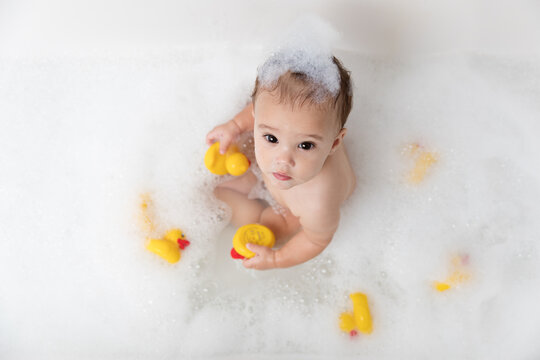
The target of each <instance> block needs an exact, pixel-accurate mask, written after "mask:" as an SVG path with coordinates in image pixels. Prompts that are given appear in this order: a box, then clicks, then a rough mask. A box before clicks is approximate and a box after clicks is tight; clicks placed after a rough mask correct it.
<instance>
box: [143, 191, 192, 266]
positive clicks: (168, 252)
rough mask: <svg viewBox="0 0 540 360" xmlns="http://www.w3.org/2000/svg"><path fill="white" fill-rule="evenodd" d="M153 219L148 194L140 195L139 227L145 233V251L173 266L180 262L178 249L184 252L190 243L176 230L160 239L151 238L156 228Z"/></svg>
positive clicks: (170, 231) (151, 204)
mask: <svg viewBox="0 0 540 360" xmlns="http://www.w3.org/2000/svg"><path fill="white" fill-rule="evenodd" d="M154 217H155V215H154V204H153V202H152V198H151V197H150V194H148V193H144V194H141V204H140V225H141V228H142V230H143V231H144V232H145V233H146V238H147V243H146V249H147V250H149V251H151V252H153V253H154V254H157V255H159V256H161V257H162V258H163V259H165V260H167V261H168V262H170V263H171V264H174V263H176V262H178V260H180V257H181V254H180V249H182V250H184V249H185V248H186V247H187V246H188V245H189V244H190V242H189V241H188V240H187V239H186V236H185V235H184V233H183V232H182V230H180V229H176V228H175V229H171V230H169V231H167V233H165V236H163V237H162V238H161V239H155V238H153V237H152V236H155V234H156V228H157V226H156V224H155V220H154Z"/></svg>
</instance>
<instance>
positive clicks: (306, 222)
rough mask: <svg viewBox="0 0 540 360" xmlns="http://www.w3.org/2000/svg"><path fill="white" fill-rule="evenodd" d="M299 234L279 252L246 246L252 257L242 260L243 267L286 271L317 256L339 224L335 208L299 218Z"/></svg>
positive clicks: (252, 245)
mask: <svg viewBox="0 0 540 360" xmlns="http://www.w3.org/2000/svg"><path fill="white" fill-rule="evenodd" d="M300 224H301V226H302V230H300V231H299V232H298V233H297V234H296V235H295V236H294V237H292V238H291V239H290V240H289V241H288V242H287V243H286V244H285V245H284V246H283V247H282V248H281V249H279V250H271V249H269V248H267V247H264V246H258V245H254V244H247V247H248V249H249V250H251V251H253V252H255V253H256V256H255V257H253V258H251V259H247V260H244V266H245V267H247V268H253V269H257V270H265V269H272V268H287V267H291V266H294V265H298V264H301V263H304V262H306V261H308V260H310V259H313V258H314V257H315V256H317V255H319V254H320V253H321V252H322V251H323V250H324V249H325V248H326V247H327V246H328V244H329V243H330V241H331V240H332V237H333V236H334V233H335V232H336V230H337V227H338V224H339V207H337V208H334V209H331V208H327V209H325V210H323V211H311V212H310V213H309V214H307V215H306V216H304V217H300Z"/></svg>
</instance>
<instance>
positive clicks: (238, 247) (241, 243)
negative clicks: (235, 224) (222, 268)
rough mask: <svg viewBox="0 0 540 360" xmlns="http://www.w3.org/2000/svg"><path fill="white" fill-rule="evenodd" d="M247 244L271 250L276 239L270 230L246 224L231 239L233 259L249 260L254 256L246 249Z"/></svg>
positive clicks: (262, 226) (258, 225) (261, 226)
mask: <svg viewBox="0 0 540 360" xmlns="http://www.w3.org/2000/svg"><path fill="white" fill-rule="evenodd" d="M247 243H251V244H256V245H262V246H268V247H269V248H272V247H273V246H274V244H275V243H276V237H275V236H274V233H273V232H272V230H270V229H269V228H267V227H266V226H264V225H260V224H248V225H244V226H242V227H240V228H239V229H238V230H237V231H236V234H234V237H233V248H232V249H231V256H232V258H233V259H244V258H247V259H249V258H252V257H254V256H255V253H254V252H252V251H250V250H249V249H248V248H247V247H246V244H247Z"/></svg>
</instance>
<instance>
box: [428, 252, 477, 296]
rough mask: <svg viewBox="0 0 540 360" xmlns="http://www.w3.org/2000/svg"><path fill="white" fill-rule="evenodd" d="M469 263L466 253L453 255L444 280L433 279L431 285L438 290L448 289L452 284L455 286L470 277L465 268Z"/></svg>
mask: <svg viewBox="0 0 540 360" xmlns="http://www.w3.org/2000/svg"><path fill="white" fill-rule="evenodd" d="M468 265H469V256H468V255H463V254H462V255H455V256H454V257H453V258H452V261H451V272H450V275H448V277H447V278H446V279H445V280H444V281H434V282H433V287H434V288H435V290H437V291H439V292H443V291H446V290H450V289H451V288H452V287H453V286H457V285H459V284H461V283H463V282H465V281H467V280H469V279H470V278H471V275H470V273H469V271H468V269H467V266H468Z"/></svg>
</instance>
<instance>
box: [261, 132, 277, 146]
mask: <svg viewBox="0 0 540 360" xmlns="http://www.w3.org/2000/svg"><path fill="white" fill-rule="evenodd" d="M264 138H265V139H266V141H268V142H269V143H272V144H275V143H277V142H278V141H277V137H275V136H274V135H270V134H266V135H264Z"/></svg>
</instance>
